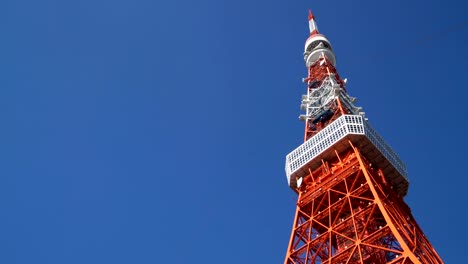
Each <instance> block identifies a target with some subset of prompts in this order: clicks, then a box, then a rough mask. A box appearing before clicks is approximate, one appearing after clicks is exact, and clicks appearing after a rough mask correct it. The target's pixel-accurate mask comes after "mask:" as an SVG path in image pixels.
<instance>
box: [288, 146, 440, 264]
mask: <svg viewBox="0 0 468 264" xmlns="http://www.w3.org/2000/svg"><path fill="white" fill-rule="evenodd" d="M349 144H350V146H349V151H348V152H346V153H345V154H343V155H338V154H337V157H336V158H335V159H334V160H329V161H323V164H322V166H320V167H319V168H316V169H315V170H314V171H312V170H309V171H310V174H309V175H307V176H306V177H304V182H303V184H302V185H301V186H300V187H299V188H297V191H298V193H299V197H298V202H297V210H296V216H295V220H294V228H293V231H292V234H291V240H290V245H289V248H288V253H287V257H286V260H285V264H299V263H301V264H309V263H314V264H315V263H329V264H332V263H334V264H345V263H349V264H351V263H362V264H380V263H414V264H417V263H421V264H423V263H424V264H432V263H434V264H436V263H443V262H442V260H441V259H440V257H439V256H438V255H437V253H435V251H434V250H433V249H432V246H430V243H429V241H428V240H427V238H426V237H425V236H424V234H423V233H422V230H421V229H420V228H419V226H418V225H417V224H416V221H415V220H414V218H413V216H412V215H411V212H410V210H409V207H408V206H407V205H406V204H405V203H404V201H403V200H402V198H401V197H399V196H398V195H397V194H396V193H395V192H394V191H393V190H392V189H391V187H390V186H389V185H388V184H387V183H386V182H385V177H384V175H383V172H382V171H381V170H379V169H378V168H373V167H372V165H371V164H370V163H369V162H368V161H366V160H365V158H364V157H363V156H362V155H361V153H360V152H359V150H358V149H357V148H355V147H354V146H352V145H351V143H350V142H349Z"/></svg>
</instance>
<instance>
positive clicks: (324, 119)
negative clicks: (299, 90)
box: [284, 12, 443, 264]
mask: <svg viewBox="0 0 468 264" xmlns="http://www.w3.org/2000/svg"><path fill="white" fill-rule="evenodd" d="M309 27H310V36H309V38H308V39H307V40H306V44H305V52H304V59H305V62H306V66H307V68H308V71H309V72H308V73H309V74H308V77H307V78H304V82H305V83H307V94H305V95H303V96H302V103H301V109H302V110H304V111H305V114H303V115H301V116H300V117H299V118H300V119H301V120H303V121H305V133H304V134H305V136H304V143H303V144H302V145H300V146H299V147H297V148H296V149H295V150H293V151H292V152H291V153H289V154H288V155H287V157H286V175H287V179H288V184H289V186H290V187H291V188H292V189H293V190H294V191H295V192H297V194H298V202H297V207H296V214H295V218H294V223H293V230H292V233H291V239H290V243H289V247H288V251H287V255H286V259H285V262H284V263H285V264H309V263H329V264H332V263H334V264H347V263H349V264H351V263H363V264H364V263H365V264H381V263H400V264H409V263H414V264H416V263H420V264H432V263H434V264H436V263H443V261H442V259H441V258H440V257H439V256H438V254H437V252H436V251H435V250H434V249H433V247H432V246H431V244H430V243H429V241H428V239H427V238H426V237H425V236H424V233H423V232H422V230H421V228H420V227H419V226H418V224H417V223H416V221H415V219H414V218H413V216H412V214H411V210H410V208H409V207H408V206H407V205H406V203H405V202H404V201H403V197H404V196H405V195H406V193H407V191H408V185H409V183H408V179H407V172H406V167H405V165H404V163H403V162H402V161H401V160H400V158H399V157H398V155H397V154H396V153H395V152H394V151H393V150H392V148H391V147H390V146H389V145H388V144H387V143H385V141H384V140H383V138H382V137H381V136H380V135H379V134H378V133H377V132H376V131H375V130H374V129H373V128H372V126H371V125H370V124H369V122H368V121H367V118H365V115H364V113H363V112H362V111H361V110H362V108H360V107H356V106H355V105H354V102H355V98H353V97H350V96H349V95H348V94H347V92H346V89H345V84H346V81H345V80H342V79H341V78H340V76H339V75H338V72H337V70H336V68H335V64H336V59H335V55H334V52H333V50H332V47H331V45H330V42H329V41H328V39H327V38H326V37H325V36H323V35H321V34H319V33H318V29H317V25H316V22H315V18H314V16H313V15H312V13H311V12H309Z"/></svg>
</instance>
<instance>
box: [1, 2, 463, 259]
mask: <svg viewBox="0 0 468 264" xmlns="http://www.w3.org/2000/svg"><path fill="white" fill-rule="evenodd" d="M308 8H312V9H313V10H314V13H315V15H316V18H317V21H318V26H319V29H320V31H321V32H322V33H324V34H326V35H327V37H328V38H329V39H330V41H331V42H332V45H333V46H334V49H335V52H336V54H337V61H338V62H337V68H338V70H339V72H340V75H341V76H342V77H346V78H348V87H347V88H348V91H349V93H350V95H352V96H355V97H357V98H358V102H357V104H358V105H360V106H362V107H364V110H365V111H366V114H367V116H368V117H369V119H370V122H371V123H372V124H373V126H374V127H375V128H376V129H377V130H378V131H379V132H380V133H381V134H382V135H383V136H384V137H385V139H386V140H387V141H388V142H389V143H390V144H391V145H392V146H393V148H394V149H395V150H396V151H397V152H398V153H399V154H400V156H401V158H402V159H403V160H404V161H405V162H406V164H407V167H408V170H409V179H410V183H411V184H410V189H409V194H408V196H407V197H406V201H407V203H408V204H409V205H410V207H411V208H412V211H413V214H414V215H415V217H416V219H417V220H418V223H419V224H420V226H421V227H422V228H423V230H424V232H425V233H426V235H427V236H428V237H429V239H430V241H431V242H432V244H433V245H434V247H435V248H436V249H437V251H438V252H439V254H440V255H441V256H442V258H443V259H444V260H445V262H446V263H462V262H463V261H464V260H466V258H467V257H468V256H467V253H466V252H467V251H466V250H465V246H464V244H463V243H464V238H465V237H466V236H468V231H467V230H466V228H464V224H465V223H464V219H466V218H467V216H468V215H467V213H466V211H465V208H466V201H467V198H466V195H465V193H466V186H468V179H467V172H466V170H465V169H464V164H465V163H466V160H465V157H464V154H465V151H464V150H466V149H467V148H468V143H467V142H466V140H465V138H466V132H465V131H466V128H467V114H468V110H467V108H466V98H467V94H468V92H467V89H466V87H467V85H466V80H465V77H466V70H467V66H466V58H468V51H467V49H466V47H467V46H468V45H467V44H468V43H467V42H468V17H467V15H466V10H467V4H466V3H463V2H462V1H454V0H448V1H441V0H440V1H422V0H415V1H403V0H398V1H385V2H381V1H370V0H363V1H359V2H358V3H357V2H356V1H323V0H321V1H279V0H273V1H264V0H259V1H245V0H239V1H215V0H200V1H186V0H180V1H120V0H116V1H105V0H95V1H89V0H83V1H58V0H56V1H51V0H46V1H27V0H25V1H21V0H17V1H9V0H7V1H4V2H2V3H0V10H1V11H0V33H1V36H2V37H1V41H0V58H1V61H2V63H0V67H1V68H0V70H1V74H0V85H1V87H2V89H0V91H1V92H0V120H1V122H2V129H1V130H0V138H1V150H0V164H1V166H0V172H1V176H0V208H1V209H2V210H1V214H0V216H1V217H0V234H1V235H0V262H2V263H21V264H22V263H57V264H58V263H60V264H62V263H80V264H81V263H174V264H182V263H220V262H222V263H226V264H229V263H281V262H282V261H283V260H284V256H285V252H286V247H287V244H288V242H289V241H288V240H289V236H290V231H291V227H292V220H293V214H294V209H295V208H294V205H295V199H296V197H295V194H294V193H293V192H292V191H291V190H290V189H289V188H288V186H287V183H286V178H285V173H284V157H285V155H286V154H287V153H289V152H290V151H291V150H292V149H294V148H295V147H296V146H298V145H299V144H301V140H302V138H303V135H302V133H303V123H301V122H300V121H299V120H298V119H297V116H298V115H299V114H300V113H301V112H300V109H299V100H300V95H301V94H302V93H304V91H305V87H304V85H303V84H302V83H301V81H300V80H301V78H302V77H304V76H306V73H307V72H306V69H305V66H304V63H303V60H302V51H303V44H304V41H305V39H306V38H307V36H308V25H307V9H308Z"/></svg>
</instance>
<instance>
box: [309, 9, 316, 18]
mask: <svg viewBox="0 0 468 264" xmlns="http://www.w3.org/2000/svg"><path fill="white" fill-rule="evenodd" d="M311 19H315V17H314V14H312V10H310V9H309V20H311Z"/></svg>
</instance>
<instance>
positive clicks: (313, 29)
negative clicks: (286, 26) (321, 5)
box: [308, 9, 318, 35]
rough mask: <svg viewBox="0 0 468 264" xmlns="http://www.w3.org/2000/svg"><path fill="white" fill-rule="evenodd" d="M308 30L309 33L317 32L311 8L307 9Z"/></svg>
mask: <svg viewBox="0 0 468 264" xmlns="http://www.w3.org/2000/svg"><path fill="white" fill-rule="evenodd" d="M308 18H309V30H310V35H315V34H318V28H317V22H315V17H314V14H312V10H310V9H309V17H308Z"/></svg>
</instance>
